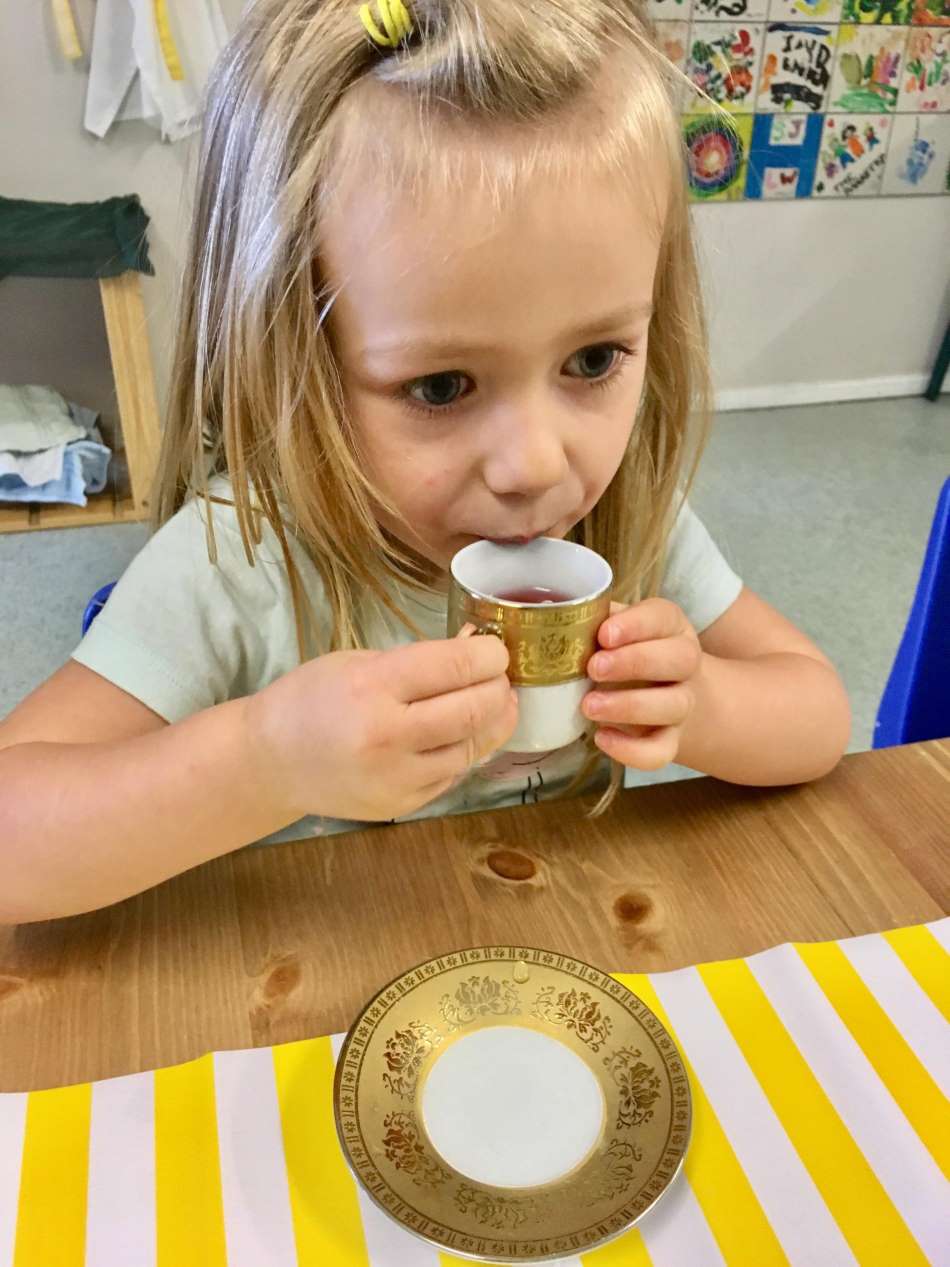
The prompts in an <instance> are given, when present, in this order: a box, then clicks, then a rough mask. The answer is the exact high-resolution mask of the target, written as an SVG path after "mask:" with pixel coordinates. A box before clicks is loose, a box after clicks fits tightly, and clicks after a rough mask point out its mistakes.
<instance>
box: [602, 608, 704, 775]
mask: <svg viewBox="0 0 950 1267" xmlns="http://www.w3.org/2000/svg"><path fill="white" fill-rule="evenodd" d="M597 641H598V642H599V643H600V646H601V647H602V648H603V650H600V651H597V652H595V654H594V655H593V656H591V658H590V661H589V663H588V666H587V673H588V676H589V677H590V678H591V679H592V680H593V681H594V682H595V683H598V684H599V683H603V684H604V687H605V689H603V690H597V689H596V688H595V689H594V690H592V691H590V692H588V694H587V695H586V696H585V697H584V703H583V711H584V715H585V716H586V717H588V718H589V719H590V720H591V721H594V722H597V723H598V728H597V733H596V735H595V737H594V738H595V742H596V743H597V746H598V747H599V748H600V749H601V750H602V751H603V752H605V753H606V754H607V755H608V756H609V757H613V759H614V760H615V761H619V762H621V763H622V764H623V765H626V766H632V767H633V768H634V769H637V770H659V769H660V768H661V767H662V766H665V765H668V764H669V763H670V762H671V761H675V760H676V757H677V754H678V753H679V748H680V742H681V739H682V735H683V728H684V726H685V724H686V720H687V718H688V717H689V715H690V713H691V712H692V711H693V706H694V704H695V701H696V688H697V686H698V678H699V674H700V672H701V668H702V663H703V652H702V648H701V647H700V645H699V637H698V636H697V634H696V631H695V629H694V628H693V626H692V625H691V624H690V623H689V621H688V620H687V619H686V616H685V615H684V614H683V612H682V611H681V610H680V608H679V607H677V605H676V604H675V603H671V602H668V601H667V600H666V599H665V598H648V599H647V600H646V601H645V602H642V603H637V604H636V605H635V606H634V607H619V606H618V608H617V610H615V611H612V612H611V614H610V616H609V617H608V618H607V620H605V621H604V623H603V624H602V625H601V627H600V629H599V630H598V634H597ZM634 684H636V685H634Z"/></svg>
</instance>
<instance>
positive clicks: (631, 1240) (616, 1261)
mask: <svg viewBox="0 0 950 1267" xmlns="http://www.w3.org/2000/svg"><path fill="white" fill-rule="evenodd" d="M581 1262H582V1263H583V1267H653V1259H652V1258H651V1257H650V1255H649V1254H648V1253H647V1247H646V1245H644V1243H643V1237H642V1236H641V1235H640V1233H639V1232H638V1231H637V1229H636V1228H635V1227H634V1228H631V1229H630V1231H629V1232H624V1234H623V1236H618V1237H617V1239H616V1240H615V1241H610V1242H609V1243H608V1244H607V1245H601V1247H600V1249H592V1250H591V1251H590V1253H589V1254H581ZM683 1267H686V1264H685V1263H684V1264H683Z"/></svg>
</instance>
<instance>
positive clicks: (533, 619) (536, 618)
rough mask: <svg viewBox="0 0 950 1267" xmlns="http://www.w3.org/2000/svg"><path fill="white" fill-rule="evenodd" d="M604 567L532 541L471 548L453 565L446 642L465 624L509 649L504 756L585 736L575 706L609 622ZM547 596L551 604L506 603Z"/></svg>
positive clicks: (562, 546) (555, 544)
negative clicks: (510, 715)
mask: <svg viewBox="0 0 950 1267" xmlns="http://www.w3.org/2000/svg"><path fill="white" fill-rule="evenodd" d="M612 584H613V573H612V571H611V569H610V564H609V563H607V561H606V560H605V559H602V558H601V557H600V555H599V554H597V553H595V551H593V550H588V549H587V547H586V546H582V545H578V544H577V543H576V542H573V541H560V540H557V539H556V538H554V537H538V538H536V539H535V540H534V541H530V542H528V543H527V544H525V545H511V546H508V545H497V544H496V543H495V542H493V541H476V542H474V543H473V544H472V545H470V546H466V547H465V548H464V549H463V550H460V551H459V552H458V554H456V556H455V558H454V559H453V560H452V566H451V583H450V588H449V615H448V636H449V637H450V638H451V637H454V636H455V634H457V633H458V632H459V630H460V629H461V628H462V627H463V626H464V625H466V624H472V625H474V626H475V628H476V631H477V632H479V633H493V634H496V635H497V636H498V637H499V638H501V640H502V641H503V642H504V644H505V646H506V647H507V648H508V653H509V656H510V662H509V667H508V676H509V678H510V679H511V684H512V686H513V687H514V688H515V690H516V691H517V693H518V710H519V711H518V725H517V728H516V730H515V733H514V734H513V735H512V737H511V739H510V740H509V741H508V743H507V744H506V745H505V746H506V749H507V750H508V751H509V752H545V751H548V750H551V749H554V748H563V747H564V746H565V745H566V744H569V743H573V742H574V740H575V739H578V738H580V736H581V735H582V734H583V733H584V732H585V730H586V729H587V726H588V722H587V719H586V718H585V717H584V715H583V713H582V712H581V701H582V700H583V698H584V696H585V695H586V694H587V692H588V691H589V690H590V688H591V686H592V683H591V681H590V679H589V678H588V676H587V662H588V660H589V659H590V657H591V655H593V653H594V651H596V649H597V630H598V629H599V628H600V626H601V624H602V623H603V621H605V620H606V619H607V617H608V616H609V615H610V589H611V586H612ZM526 590H532V591H540V590H543V591H546V592H548V593H549V594H551V595H553V596H554V599H553V601H551V600H547V601H541V602H523V601H520V600H518V599H516V598H511V597H505V596H506V595H514V594H519V593H522V594H523V593H524V592H525V591H526Z"/></svg>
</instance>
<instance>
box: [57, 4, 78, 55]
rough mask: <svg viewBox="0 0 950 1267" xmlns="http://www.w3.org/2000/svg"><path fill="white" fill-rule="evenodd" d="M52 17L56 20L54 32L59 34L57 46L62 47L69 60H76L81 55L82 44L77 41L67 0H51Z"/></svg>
mask: <svg viewBox="0 0 950 1267" xmlns="http://www.w3.org/2000/svg"><path fill="white" fill-rule="evenodd" d="M53 17H54V18H55V20H56V34H57V35H58V36H59V47H60V48H61V49H62V52H63V56H64V57H68V58H69V60H70V61H71V62H75V61H78V60H79V58H80V57H82V45H81V44H80V42H79V32H78V31H77V30H76V19H75V17H74V16H73V6H72V5H71V4H70V2H69V0H53Z"/></svg>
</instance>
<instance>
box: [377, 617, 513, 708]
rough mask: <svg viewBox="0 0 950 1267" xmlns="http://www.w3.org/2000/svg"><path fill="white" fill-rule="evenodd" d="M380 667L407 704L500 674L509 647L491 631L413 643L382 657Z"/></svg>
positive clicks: (458, 689)
mask: <svg viewBox="0 0 950 1267" xmlns="http://www.w3.org/2000/svg"><path fill="white" fill-rule="evenodd" d="M380 668H381V669H382V671H383V672H384V673H385V675H386V682H387V685H388V686H389V689H390V690H391V691H392V693H393V694H394V695H395V697H396V698H397V699H398V700H401V701H402V702H403V703H405V704H408V703H410V702H412V701H413V700H421V699H429V698H431V697H432V696H434V695H446V694H448V692H449V691H461V690H464V689H465V688H466V687H468V686H474V685H475V684H476V683H478V682H487V681H489V680H490V679H491V678H495V677H499V676H500V675H501V674H503V673H504V672H505V670H506V669H507V668H508V649H507V647H506V646H505V644H504V643H503V642H502V641H501V639H500V638H496V637H494V635H492V634H488V635H486V636H485V637H481V638H445V639H442V640H440V641H437V642H412V643H410V644H409V645H408V646H404V647H395V648H394V649H393V650H392V651H386V652H384V653H383V654H382V655H381V656H379V657H378V658H377V660H376V669H377V671H378V670H379V669H380Z"/></svg>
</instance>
